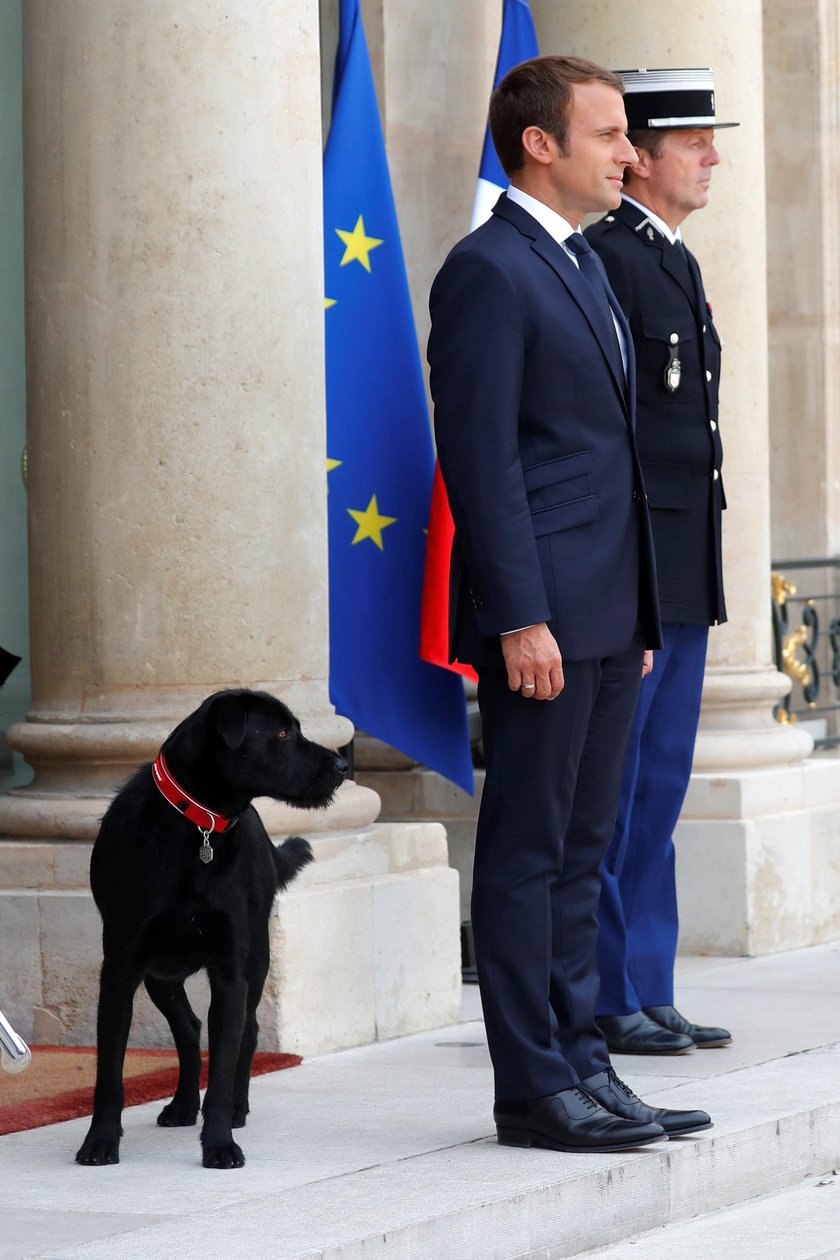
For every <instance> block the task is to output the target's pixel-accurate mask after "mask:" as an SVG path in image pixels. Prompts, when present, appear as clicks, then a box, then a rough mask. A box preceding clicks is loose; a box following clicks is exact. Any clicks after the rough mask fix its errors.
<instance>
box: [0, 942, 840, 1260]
mask: <svg viewBox="0 0 840 1260" xmlns="http://www.w3.org/2000/svg"><path fill="white" fill-rule="evenodd" d="M838 962H840V949H839V948H838V947H837V946H824V947H819V948H816V949H810V950H802V951H798V952H797V953H795V954H790V955H783V956H777V957H774V958H765V959H735V960H733V959H684V960H682V961H681V963H680V995H679V1000H680V1005H681V1006H684V1008H685V1010H686V1011H687V1013H689V1014H690V1015H691V1016H692V1017H693V1018H695V1019H698V1020H701V1021H705V1022H710V1021H711V1020H712V1019H719V1020H720V1021H721V1022H723V1023H726V1024H729V1025H730V1026H731V1027H732V1030H733V1033H734V1034H735V1041H734V1043H733V1045H732V1046H731V1047H729V1048H726V1049H721V1050H708V1051H704V1052H699V1051H695V1052H694V1053H692V1054H689V1055H685V1056H679V1057H677V1058H673V1059H669V1060H647V1061H645V1060H641V1059H638V1058H624V1059H617V1060H616V1065H617V1067H618V1069H619V1072H620V1074H621V1075H622V1076H623V1077H625V1079H626V1080H627V1081H628V1083H629V1084H630V1085H631V1086H632V1087H633V1088H634V1089H635V1090H636V1091H637V1092H638V1093H640V1094H641V1095H642V1096H643V1097H645V1098H648V1099H650V1100H651V1101H655V1102H658V1103H661V1104H663V1105H667V1106H684V1107H698V1106H699V1107H704V1108H706V1109H707V1110H708V1111H710V1112H711V1114H712V1116H713V1118H714V1121H715V1127H714V1129H712V1130H710V1131H709V1132H708V1133H704V1134H701V1135H698V1137H697V1138H690V1137H689V1138H682V1139H675V1140H673V1141H671V1142H668V1143H660V1144H656V1145H654V1146H650V1147H647V1148H645V1149H643V1150H640V1151H636V1152H633V1153H626V1154H623V1155H620V1154H612V1155H601V1156H596V1155H562V1154H557V1153H554V1152H548V1151H538V1150H530V1151H524V1150H517V1149H513V1148H507V1147H500V1146H498V1144H497V1143H496V1141H495V1138H494V1135H493V1127H492V1120H491V1116H490V1109H491V1101H492V1075H491V1070H490V1066H489V1062H488V1057H487V1050H486V1042H485V1039H484V1035H483V1025H482V1024H481V1022H480V1021H479V1020H478V1019H477V1018H476V1016H477V1015H478V1013H479V1008H478V1005H477V994H476V992H475V990H474V989H472V990H467V991H466V993H465V1012H464V1014H465V1017H466V1018H465V1022H463V1023H460V1024H457V1025H452V1026H450V1027H448V1028H445V1029H441V1030H438V1031H436V1032H428V1033H421V1034H417V1035H415V1036H412V1037H405V1038H401V1039H397V1040H394V1041H391V1042H385V1043H379V1044H377V1045H372V1046H366V1047H360V1048H358V1049H354V1050H348V1051H344V1052H342V1053H338V1054H330V1055H324V1056H322V1057H319V1058H313V1059H310V1060H308V1061H306V1062H304V1063H303V1065H302V1066H301V1067H299V1068H296V1069H294V1070H292V1071H287V1072H280V1073H277V1074H275V1075H273V1076H265V1077H259V1078H257V1079H256V1080H255V1081H254V1082H253V1086H252V1096H251V1104H252V1110H251V1115H250V1116H249V1119H248V1125H247V1127H246V1129H245V1130H243V1132H242V1133H241V1134H240V1135H239V1140H240V1141H241V1143H242V1145H243V1148H244V1149H245V1153H246V1159H247V1163H246V1165H245V1168H244V1169H243V1170H237V1171H234V1172H230V1173H221V1172H207V1171H205V1170H204V1169H202V1168H201V1167H200V1163H199V1153H198V1134H197V1130H196V1129H181V1130H162V1129H159V1128H157V1127H156V1125H155V1123H154V1121H155V1116H156V1114H157V1111H158V1110H159V1108H160V1104H158V1103H150V1104H147V1105H145V1106H143V1107H137V1108H132V1109H131V1110H130V1111H129V1112H127V1113H126V1115H125V1138H124V1142H123V1149H122V1162H121V1163H120V1165H119V1166H118V1167H116V1168H104V1169H96V1168H85V1169H80V1168H78V1167H77V1166H75V1165H74V1164H73V1162H72V1160H73V1153H74V1151H75V1150H76V1148H77V1146H78V1145H79V1143H80V1141H81V1138H82V1136H83V1135H84V1132H85V1130H86V1127H87V1121H85V1120H74V1121H69V1122H67V1123H66V1124H63V1125H56V1126H53V1127H52V1128H46V1129H40V1130H34V1131H32V1132H30V1133H20V1134H13V1135H10V1136H8V1137H5V1138H0V1166H2V1168H3V1177H2V1178H0V1220H2V1227H1V1228H0V1256H2V1260H24V1258H26V1260H34V1258H35V1257H38V1258H39V1260H113V1258H114V1257H115V1256H118V1257H119V1260H149V1257H153V1258H154V1257H161V1258H168V1257H170V1256H176V1255H177V1256H178V1257H179V1260H191V1258H192V1257H196V1258H197V1257H199V1256H200V1257H201V1260H230V1257H231V1256H240V1255H244V1256H247V1257H248V1260H526V1258H528V1257H530V1258H531V1260H560V1258H561V1257H573V1256H574V1257H577V1256H580V1255H581V1254H582V1253H583V1254H585V1253H587V1252H590V1251H593V1250H594V1249H596V1248H599V1247H600V1248H602V1249H603V1248H605V1247H610V1246H612V1247H613V1249H614V1250H613V1252H612V1254H613V1255H614V1256H620V1257H621V1260H636V1258H637V1257H639V1256H641V1257H644V1256H645V1251H644V1249H643V1248H644V1246H645V1245H646V1244H647V1241H648V1238H649V1237H650V1231H660V1232H658V1233H657V1234H656V1235H654V1236H653V1238H654V1240H655V1243H656V1245H659V1244H658V1238H659V1237H660V1236H664V1235H665V1234H667V1230H668V1229H673V1228H675V1227H676V1225H677V1224H680V1225H681V1226H682V1225H684V1226H685V1228H689V1226H690V1224H691V1222H692V1220H693V1218H696V1217H700V1216H704V1215H706V1214H709V1213H717V1212H720V1211H721V1210H727V1209H733V1208H735V1207H736V1205H743V1206H744V1208H745V1210H746V1208H747V1207H748V1206H749V1201H751V1200H754V1199H756V1198H757V1197H758V1196H767V1195H775V1194H778V1193H780V1192H785V1191H788V1190H793V1189H802V1181H803V1178H806V1177H812V1178H813V1177H814V1176H816V1175H817V1174H822V1173H824V1172H825V1170H827V1169H834V1168H837V1167H840V1044H835V1043H836V1042H837V1040H838V1036H840V1026H838V1016H837V1000H838V993H840V968H839V967H838ZM733 1016H734V1018H733ZM0 1088H2V1082H0ZM814 1193H815V1194H816V1193H817V1191H816V1190H815V1191H814ZM819 1193H820V1194H825V1195H826V1196H830V1195H834V1194H835V1193H840V1188H834V1189H832V1188H830V1187H829V1188H825V1187H823V1188H820V1189H819ZM820 1210H822V1209H820ZM710 1219H711V1218H710ZM640 1236H641V1237H642V1238H643V1240H644V1241H642V1242H639V1243H638V1244H637V1243H635V1242H633V1243H631V1242H630V1241H629V1240H631V1239H636V1238H638V1237H640ZM839 1236H840V1235H839ZM640 1248H641V1250H640ZM731 1253H732V1254H735V1255H738V1256H739V1260H741V1254H742V1253H741V1252H740V1251H739V1250H738V1249H737V1248H733V1249H732V1251H731ZM662 1254H663V1255H664V1254H667V1253H665V1252H663V1253H662ZM698 1254H699V1253H698ZM720 1254H724V1255H725V1254H728V1252H727V1251H726V1250H718V1249H716V1248H712V1249H709V1250H707V1252H706V1253H705V1255H704V1257H703V1260H708V1257H710V1256H717V1255H720ZM769 1254H771V1253H768V1252H766V1251H763V1252H762V1255H763V1256H765V1257H766V1256H768V1255H769ZM815 1254H819V1253H815ZM653 1255H654V1256H656V1255H657V1253H655V1252H654V1253H653ZM671 1255H679V1256H680V1258H681V1260H682V1252H681V1251H680V1250H679V1249H677V1250H675V1251H673V1252H672V1253H671ZM794 1257H796V1253H795V1252H790V1253H785V1255H784V1260H794ZM669 1260H670V1257H669ZM780 1260H781V1256H780ZM796 1260H799V1257H796ZM803 1260H804V1258H803Z"/></svg>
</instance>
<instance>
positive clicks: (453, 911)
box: [373, 867, 461, 1040]
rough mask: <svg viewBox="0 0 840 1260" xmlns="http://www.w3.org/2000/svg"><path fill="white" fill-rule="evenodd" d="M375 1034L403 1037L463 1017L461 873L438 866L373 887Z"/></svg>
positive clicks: (379, 883)
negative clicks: (459, 904)
mask: <svg viewBox="0 0 840 1260" xmlns="http://www.w3.org/2000/svg"><path fill="white" fill-rule="evenodd" d="M373 920H374V947H375V950H376V964H375V968H374V974H375V976H376V1035H377V1038H378V1039H380V1040H384V1039H386V1038H388V1037H402V1036H404V1035H405V1034H406V1033H410V1032H417V1031H419V1030H420V1029H422V1028H437V1027H442V1026H443V1025H444V1024H450V1023H452V1022H453V1021H454V1020H456V1019H457V1018H458V1009H459V1006H460V1001H461V940H460V933H459V931H458V927H459V911H458V874H457V872H456V871H454V870H448V869H446V868H444V867H437V868H435V869H433V870H427V871H423V872H422V874H421V875H420V876H419V877H418V878H415V879H412V880H407V879H399V878H395V877H393V876H392V877H391V878H390V879H383V880H379V881H378V882H377V883H376V884H375V886H374V890H373Z"/></svg>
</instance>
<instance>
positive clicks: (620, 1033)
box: [595, 1007, 694, 1054]
mask: <svg viewBox="0 0 840 1260" xmlns="http://www.w3.org/2000/svg"><path fill="white" fill-rule="evenodd" d="M657 1009H664V1008H659V1007H657ZM595 1023H596V1024H597V1025H598V1027H599V1028H600V1030H601V1032H602V1033H603V1035H604V1040H605V1041H606V1043H607V1049H608V1050H609V1052H610V1054H685V1053H686V1051H687V1050H693V1049H694V1040H693V1038H691V1037H689V1036H688V1035H687V1034H685V1033H676V1032H670V1031H669V1030H668V1029H667V1028H663V1027H662V1025H661V1024H658V1023H656V1022H655V1021H654V1020H652V1019H651V1018H650V1016H649V1015H646V1014H645V1012H644V1011H636V1012H635V1014H634V1015H599V1016H598V1017H597V1019H596V1020H595Z"/></svg>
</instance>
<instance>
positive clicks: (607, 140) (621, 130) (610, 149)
mask: <svg viewBox="0 0 840 1260" xmlns="http://www.w3.org/2000/svg"><path fill="white" fill-rule="evenodd" d="M626 131H627V117H626V115H625V113H624V102H623V100H622V97H621V93H620V92H617V91H616V90H615V88H612V87H610V86H609V84H608V83H601V82H599V81H598V80H595V81H593V82H592V83H579V84H576V85H575V88H574V95H573V97H572V106H571V110H570V113H569V143H568V151H567V152H566V153H561V152H560V149H559V147H558V145H557V143H556V141H555V140H554V139H553V137H548V141H549V143H550V146H551V160H550V165H549V168H548V178H549V181H550V185H551V190H552V193H553V200H552V204H553V205H554V208H555V209H556V210H559V212H560V213H561V214H562V215H563V216H564V217H565V218H566V219H567V220H568V222H570V223H572V224H573V225H576V224H578V223H579V222H580V220H581V219H582V218H583V216H584V215H585V214H588V213H590V212H591V211H604V210H613V209H615V207H616V206H617V205H618V204H619V202H620V201H621V189H622V175H623V173H624V167H625V166H626V165H627V164H628V163H629V162H633V161H635V157H636V151H635V149H634V148H633V146H632V145H631V144H630V142H629V140H628V139H627V136H626V134H625V133H626Z"/></svg>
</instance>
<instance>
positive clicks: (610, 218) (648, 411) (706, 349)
mask: <svg viewBox="0 0 840 1260" xmlns="http://www.w3.org/2000/svg"><path fill="white" fill-rule="evenodd" d="M586 239H587V240H588V241H589V243H590V245H591V246H592V248H593V249H594V250H595V251H596V252H597V254H598V255H599V256H600V258H601V260H602V262H603V264H604V267H605V268H606V272H607V275H608V276H609V280H610V284H611V286H612V289H613V292H614V293H615V295H616V297H617V298H618V301H619V302H620V304H621V307H622V309H623V310H624V312H625V314H626V316H627V319H628V321H629V324H630V329H631V331H632V334H633V344H634V346H635V349H636V370H637V388H636V416H637V419H636V442H637V445H638V450H639V457H640V459H641V462H642V471H643V475H644V481H645V489H646V491H647V496H648V503H649V506H650V516H651V522H652V525H653V537H654V545H655V550H656V570H657V576H658V579H659V598H660V605H661V610H662V620H663V621H670V622H685V623H690V624H692V625H713V624H715V623H716V622H721V621H725V620H726V607H725V604H724V597H723V575H722V568H721V510H722V509H723V508H725V507H726V499H725V496H724V493H723V481H722V479H721V473H720V468H721V462H722V458H723V452H722V449H721V442H720V434H719V432H718V382H719V379H720V345H721V343H720V338H719V337H718V334H717V330H716V329H715V326H714V322H713V320H712V312H711V308H710V307H709V304H708V303H707V301H706V295H705V293H704V291H703V281H702V279H701V276H700V270H699V268H698V266H697V262H696V260H695V259H694V257H693V256H692V255H691V254H690V253H689V252H688V250H686V249H685V248H684V247H682V246H679V245H672V244H671V243H670V242H669V241H668V240H667V238H666V237H664V236H662V235H661V233H660V232H658V231H657V230H656V228H655V227H653V226H652V225H651V224H649V223H648V222H647V220H646V216H645V213H644V211H642V210H639V209H638V208H637V207H636V206H634V205H632V204H631V203H630V202H627V201H622V203H621V205H620V207H619V208H618V209H617V210H614V211H612V212H611V213H610V214H608V215H607V216H606V218H604V219H602V220H601V221H600V222H599V223H596V224H593V226H592V227H590V228H588V229H587V231H586ZM677 363H678V364H679V367H678V368H677V366H676V365H677ZM669 368H670V373H669ZM666 378H669V379H670V383H671V385H676V388H673V389H669V388H668V384H667V383H666Z"/></svg>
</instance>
